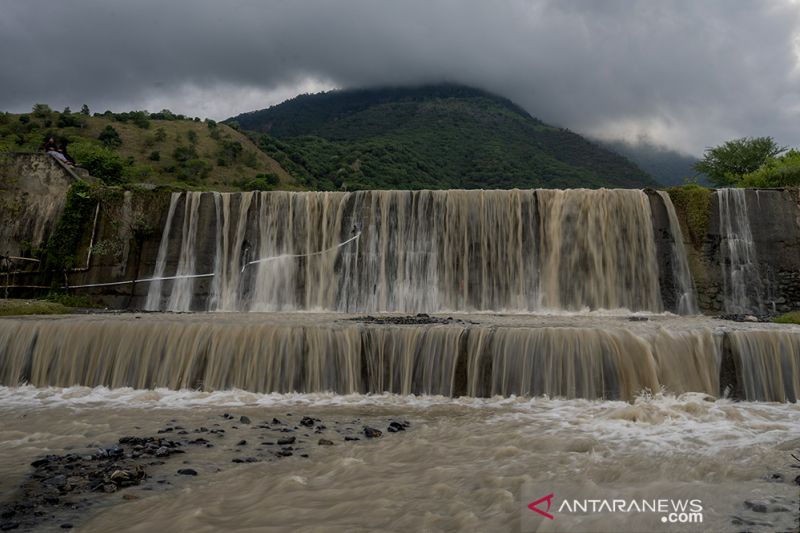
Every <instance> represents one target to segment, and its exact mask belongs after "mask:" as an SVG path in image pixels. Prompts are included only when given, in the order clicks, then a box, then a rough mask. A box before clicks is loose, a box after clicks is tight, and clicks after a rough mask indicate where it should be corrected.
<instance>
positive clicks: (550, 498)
mask: <svg viewBox="0 0 800 533" xmlns="http://www.w3.org/2000/svg"><path fill="white" fill-rule="evenodd" d="M553 497H555V494H554V493H552V492H551V493H550V494H548V495H547V496H545V497H544V498H539V499H538V500H536V501H535V502H533V503H531V504H529V505H528V509H530V510H531V511H533V512H535V513H539V514H540V515H542V516H543V517H545V518H549V519H550V520H555V518H553V515H551V514H550V513H548V512H546V511H542V510H541V509H538V508H537V507H536V506H537V505H539V504H540V503H542V502H543V501H546V502H547V511H549V510H550V504H551V503H552V501H551V500H552V499H553Z"/></svg>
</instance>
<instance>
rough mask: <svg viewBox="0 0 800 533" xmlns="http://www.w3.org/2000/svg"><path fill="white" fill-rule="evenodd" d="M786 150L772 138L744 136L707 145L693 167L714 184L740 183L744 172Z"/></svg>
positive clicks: (722, 185) (746, 172) (752, 170)
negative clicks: (701, 157) (718, 143)
mask: <svg viewBox="0 0 800 533" xmlns="http://www.w3.org/2000/svg"><path fill="white" fill-rule="evenodd" d="M784 151H786V147H781V146H778V145H777V144H776V143H775V140H774V139H773V138H772V137H742V138H741V139H733V140H731V141H728V142H726V143H724V144H721V145H719V146H714V147H713V148H706V151H705V153H704V154H703V159H701V160H700V161H698V162H697V163H696V164H695V166H694V169H695V170H697V171H698V172H702V173H704V174H706V175H707V176H708V179H709V180H711V182H712V183H714V184H715V185H719V186H721V187H724V186H728V185H737V184H738V183H739V182H740V181H741V179H742V177H743V176H744V175H745V174H749V173H751V172H755V171H756V170H758V168H759V167H761V166H762V165H764V164H765V163H767V162H768V161H769V160H771V159H773V158H774V157H775V156H777V155H779V154H780V153H782V152H784Z"/></svg>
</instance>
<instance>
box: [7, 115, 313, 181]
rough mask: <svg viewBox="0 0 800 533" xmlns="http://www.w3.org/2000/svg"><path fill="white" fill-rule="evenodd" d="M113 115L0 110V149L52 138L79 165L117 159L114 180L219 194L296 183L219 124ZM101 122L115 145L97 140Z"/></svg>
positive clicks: (34, 147) (31, 146)
mask: <svg viewBox="0 0 800 533" xmlns="http://www.w3.org/2000/svg"><path fill="white" fill-rule="evenodd" d="M124 115H125V114H122V116H124ZM119 116H120V115H114V114H111V113H107V114H104V115H96V116H86V115H82V114H76V113H71V114H67V115H66V118H65V115H64V114H63V113H58V112H54V111H51V112H47V113H41V114H40V115H39V116H37V114H36V113H29V114H22V115H14V114H7V113H0V152H34V151H38V150H40V149H41V146H42V145H43V144H44V142H45V140H46V139H47V138H48V137H50V136H54V137H56V138H57V139H58V140H66V141H68V143H69V145H68V151H69V153H70V154H71V155H72V156H73V157H75V158H76V159H77V160H78V161H79V162H82V161H81V157H82V156H83V157H88V156H87V155H86V154H89V155H94V154H95V153H101V154H102V155H103V156H104V157H106V156H107V157H109V158H114V157H115V158H117V159H118V160H119V162H120V163H121V165H122V174H123V176H122V178H120V180H116V181H123V182H128V183H139V182H144V183H153V184H156V185H169V186H175V187H179V188H191V189H214V190H222V191H224V190H239V189H253V188H259V185H262V186H263V187H262V188H265V189H269V188H276V189H297V188H299V187H298V185H297V183H296V180H295V179H294V178H293V177H292V176H291V175H290V174H289V173H288V172H286V170H285V169H283V168H282V167H281V166H280V164H278V163H277V162H276V161H275V160H274V159H272V158H271V157H269V156H268V155H267V154H265V153H264V152H262V151H261V150H259V149H258V148H257V147H256V146H254V145H253V143H252V142H251V141H250V139H249V138H248V137H247V136H246V135H244V134H242V133H240V132H238V131H235V130H234V129H232V128H230V127H228V126H226V125H224V124H216V123H214V122H213V121H207V122H201V121H199V119H198V120H191V119H184V120H177V119H173V120H153V119H146V120H139V121H130V120H128V121H125V122H122V121H120V120H119V119H118V117H119ZM145 125H146V126H147V127H143V126H145ZM108 127H111V128H113V131H115V132H116V133H117V135H118V137H119V141H120V142H119V143H117V142H112V143H111V146H108V145H104V143H103V142H102V141H101V140H100V139H99V137H100V136H101V133H102V132H103V131H104V130H106V129H107V128H108ZM109 153H110V154H111V155H108V154H109ZM259 175H260V178H258V179H257V177H259ZM264 176H274V177H271V178H269V179H270V183H269V184H266V183H265V184H260V183H259V181H258V180H259V179H261V181H264V180H263V178H264ZM98 177H101V178H102V177H103V176H98ZM254 180H255V181H254Z"/></svg>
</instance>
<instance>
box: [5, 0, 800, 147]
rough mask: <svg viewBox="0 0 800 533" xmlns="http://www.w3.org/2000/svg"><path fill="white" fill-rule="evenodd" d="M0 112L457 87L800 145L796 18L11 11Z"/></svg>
mask: <svg viewBox="0 0 800 533" xmlns="http://www.w3.org/2000/svg"><path fill="white" fill-rule="evenodd" d="M0 51H2V52H1V53H0V69H2V70H1V71H2V72H3V73H4V74H3V78H4V79H3V81H2V84H1V85H0V108H4V109H8V110H13V111H24V110H27V109H29V108H30V106H31V105H32V104H33V103H35V102H48V103H51V104H52V105H54V106H58V107H60V106H64V105H71V106H73V107H76V106H79V105H81V104H82V103H88V104H89V105H90V106H91V107H92V108H93V109H95V110H104V109H106V108H112V109H116V110H127V109H132V108H147V109H149V110H151V111H155V110H158V109H160V108H162V107H169V108H170V109H173V110H174V111H180V112H184V113H188V114H191V115H203V116H211V117H213V118H225V117H227V116H230V115H232V114H235V113H238V112H242V111H248V110H251V109H256V108H261V107H266V106H268V105H271V104H274V103H277V102H278V101H280V100H282V99H284V98H287V97H291V96H293V95H294V94H297V93H298V92H306V91H315V90H320V89H325V88H330V87H353V86H368V85H376V84H377V85H387V84H410V83H419V82H436V81H454V82H461V83H466V84H470V85H475V86H479V87H482V88H485V89H488V90H491V91H494V92H497V93H499V94H502V95H504V96H507V97H509V98H511V99H513V100H515V101H516V102H518V103H519V104H521V105H522V106H523V107H525V108H526V109H528V110H529V111H530V112H531V113H532V114H534V115H536V116H539V117H541V118H542V119H544V120H546V121H550V122H553V123H556V124H559V125H563V126H566V127H569V128H571V129H574V130H577V131H580V132H583V133H588V134H590V135H594V136H599V137H625V138H627V139H636V138H639V137H646V138H648V139H649V140H651V141H655V142H661V143H665V144H668V145H670V146H672V147H676V148H681V149H684V150H688V151H692V152H695V153H698V152H700V151H702V148H703V147H704V146H706V145H709V144H714V143H717V142H720V141H722V140H724V139H726V138H730V137H733V136H741V135H773V136H775V137H776V138H778V140H779V141H780V142H782V143H786V144H793V145H800V128H798V127H797V124H798V119H800V89H798V88H799V87H800V4H798V3H797V2H796V1H791V0H784V1H774V2H761V1H758V2H757V1H752V2H741V1H735V0H720V1H715V2H700V1H679V2H678V1H676V2H667V1H660V2H651V1H639V2H631V1H609V0H604V1H585V2H573V1H567V2H565V1H553V2H544V1H541V2H531V1H521V0H520V1H514V0H509V1H502V2H500V1H498V2H487V1H453V0H442V1H431V0H427V1H420V0H410V1H409V0H406V1H403V2H399V1H385V2H384V1H370V0H362V1H356V0H338V1H316V2H312V1H291V2H290V1H279V0H273V1H268V2H267V1H230V2H221V1H218V0H215V1H210V0H207V1H199V0H196V1H191V2H190V1H171V2H166V3H164V2H155V1H152V0H137V1H129V2H115V1H109V0H74V1H71V2H53V1H50V0H18V1H14V0H6V1H4V2H3V11H2V15H0Z"/></svg>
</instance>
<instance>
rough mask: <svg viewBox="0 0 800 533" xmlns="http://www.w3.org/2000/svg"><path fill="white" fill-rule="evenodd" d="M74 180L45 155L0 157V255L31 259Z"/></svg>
mask: <svg viewBox="0 0 800 533" xmlns="http://www.w3.org/2000/svg"><path fill="white" fill-rule="evenodd" d="M74 180H75V177H74V176H73V174H71V173H70V172H69V171H68V170H67V169H66V168H65V167H64V166H63V165H61V164H60V163H59V162H57V161H56V160H55V159H53V158H52V157H50V156H48V155H46V154H0V255H2V256H5V257H9V256H11V257H21V256H30V253H31V251H32V250H34V249H36V248H40V247H41V246H42V245H43V244H44V243H45V242H46V240H47V238H48V237H49V235H50V233H51V232H52V230H53V227H54V225H55V223H56V221H57V220H58V217H59V216H60V215H61V211H62V209H63V207H64V199H65V197H66V193H67V189H69V186H70V184H71V183H72V182H73V181H74ZM15 264H16V265H17V266H18V267H19V268H24V267H25V266H26V264H25V262H19V261H17V262H16V263H15Z"/></svg>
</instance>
